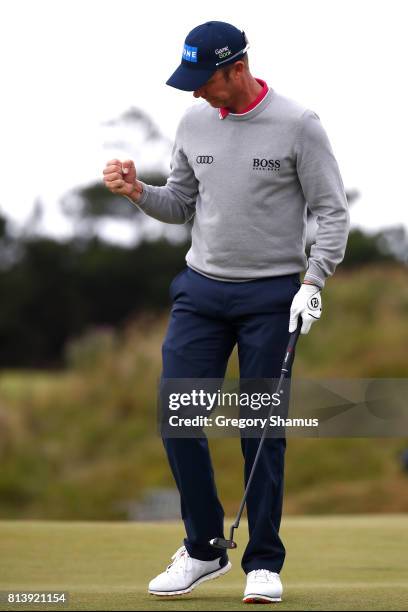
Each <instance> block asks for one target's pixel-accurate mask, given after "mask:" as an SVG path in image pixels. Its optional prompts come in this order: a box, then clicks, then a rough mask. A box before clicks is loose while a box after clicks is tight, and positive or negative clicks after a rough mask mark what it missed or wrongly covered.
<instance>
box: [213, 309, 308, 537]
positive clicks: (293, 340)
mask: <svg viewBox="0 0 408 612" xmlns="http://www.w3.org/2000/svg"><path fill="white" fill-rule="evenodd" d="M301 327H302V318H301V317H300V316H299V319H298V326H297V328H296V329H295V331H294V332H292V333H291V334H290V338H289V342H288V346H287V348H286V353H285V358H284V360H283V363H282V368H281V374H280V378H279V383H278V386H277V389H276V391H275V393H280V391H281V388H282V383H283V380H284V378H285V374H286V372H288V371H289V365H290V362H291V361H292V357H293V350H294V348H295V346H296V342H297V340H298V338H299V334H300V330H301ZM273 409H274V406H273V405H272V406H271V409H270V411H269V414H268V420H267V422H268V423H269V421H270V417H271V416H272V412H273ZM266 430H267V427H264V430H263V432H262V436H261V440H260V442H259V446H258V450H257V451H256V455H255V459H254V463H253V465H252V469H251V473H250V475H249V478H248V482H247V485H246V487H245V492H244V497H243V498H242V501H241V505H240V507H239V510H238V514H237V516H236V519H235V521H234V523H233V525H232V526H231V529H230V533H229V539H228V540H226V539H224V538H213V539H212V540H210V544H211V546H213V547H214V548H222V549H231V548H237V544H236V542H234V539H233V536H234V530H235V529H238V527H239V522H240V520H241V516H242V512H243V510H244V506H245V502H246V499H247V497H248V491H249V487H250V486H251V482H252V479H253V476H254V473H255V469H256V466H257V463H258V459H259V456H260V454H261V450H262V446H263V443H264V440H265V436H266Z"/></svg>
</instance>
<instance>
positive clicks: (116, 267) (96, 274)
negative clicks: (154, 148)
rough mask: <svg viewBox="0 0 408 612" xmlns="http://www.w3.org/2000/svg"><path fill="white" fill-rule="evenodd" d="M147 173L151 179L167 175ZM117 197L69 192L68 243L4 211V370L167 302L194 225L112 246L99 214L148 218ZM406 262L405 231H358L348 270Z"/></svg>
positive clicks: (41, 359)
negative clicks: (15, 227)
mask: <svg viewBox="0 0 408 612" xmlns="http://www.w3.org/2000/svg"><path fill="white" fill-rule="evenodd" d="M143 178H144V180H146V182H149V183H151V184H162V183H163V182H164V180H165V179H164V177H161V176H159V175H157V176H145V177H143ZM117 199H118V198H117V197H115V196H113V195H112V194H110V193H109V192H108V191H107V190H106V189H105V187H104V186H103V185H102V184H100V183H99V184H94V185H92V186H90V187H87V188H86V189H82V190H74V191H73V192H72V193H71V194H68V196H67V198H66V199H65V202H64V203H63V205H64V206H65V209H66V210H67V211H68V214H71V215H75V216H76V217H77V218H78V219H81V220H82V221H81V223H82V225H81V227H82V228H83V231H79V232H78V235H77V236H76V237H75V238H73V239H71V240H67V241H59V240H57V239H55V238H51V237H47V236H38V235H35V234H33V235H31V234H30V232H27V231H23V232H22V233H21V234H20V235H17V236H16V235H13V234H12V233H11V232H10V231H9V223H8V222H7V219H6V218H5V217H4V216H1V215H0V296H1V301H0V366H1V367H59V366H61V365H62V363H63V349H64V346H65V344H66V342H67V341H68V340H70V339H72V338H74V337H76V336H78V335H80V334H82V333H83V332H84V331H85V330H87V329H88V328H90V327H95V326H106V325H107V326H121V325H124V324H126V323H127V322H128V321H129V319H130V318H133V317H135V316H137V315H138V314H140V313H141V312H143V311H149V312H159V311H160V310H163V308H166V307H167V306H168V304H169V297H168V287H169V284H170V282H171V279H172V278H173V277H174V275H175V274H176V273H177V272H178V271H180V270H181V269H182V268H183V266H184V265H185V261H184V257H185V254H186V252H187V250H188V243H189V240H190V231H189V230H190V228H189V227H185V228H184V232H185V234H184V238H183V239H182V241H181V242H180V241H178V242H176V243H175V242H174V241H171V240H169V239H166V238H163V237H162V238H159V239H158V240H154V241H152V240H150V239H142V240H141V241H140V242H139V244H137V245H136V246H131V247H129V246H121V245H117V244H116V245H115V244H112V243H110V242H107V241H105V240H103V239H102V238H100V237H98V236H97V235H95V233H94V232H92V231H89V228H90V227H92V226H93V225H94V221H95V219H97V218H99V219H100V218H101V217H105V218H107V217H115V216H118V217H122V218H126V219H129V221H128V222H131V223H137V222H138V219H137V218H138V217H139V218H141V217H145V215H143V214H142V213H140V212H139V211H138V209H137V208H136V207H132V206H131V205H130V204H129V205H126V203H125V205H123V198H119V199H120V201H121V203H120V204H119V203H118V202H115V200H117ZM72 202H76V206H73V205H72ZM134 217H135V218H134ZM84 228H85V229H84ZM179 229H180V228H179ZM407 260H408V237H407V233H406V232H405V230H404V229H403V228H392V229H387V230H383V231H381V232H377V233H376V234H373V235H368V234H366V233H364V232H363V231H361V230H357V229H355V230H353V231H352V232H351V233H350V237H349V242H348V248H347V253H346V257H345V259H344V262H343V263H342V265H341V267H342V268H343V269H347V268H353V267H356V266H361V265H364V264H376V263H380V262H381V263H384V262H388V263H390V264H395V262H396V261H405V262H407Z"/></svg>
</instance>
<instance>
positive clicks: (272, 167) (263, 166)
mask: <svg viewBox="0 0 408 612" xmlns="http://www.w3.org/2000/svg"><path fill="white" fill-rule="evenodd" d="M280 165H281V163H280V159H259V157H254V158H253V163H252V170H264V171H266V172H271V171H272V172H279V170H280Z"/></svg>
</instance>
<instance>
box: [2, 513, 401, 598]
mask: <svg viewBox="0 0 408 612" xmlns="http://www.w3.org/2000/svg"><path fill="white" fill-rule="evenodd" d="M229 524H230V522H229V521H227V526H229ZM246 532H247V528H246V524H245V523H242V525H241V527H240V529H239V530H238V532H237V541H238V546H239V548H238V550H237V551H232V552H231V554H230V560H231V562H232V564H233V569H232V571H231V572H230V573H229V574H227V575H226V576H225V577H222V578H220V579H218V580H215V581H212V582H207V583H205V584H204V585H201V586H200V587H198V588H197V589H196V590H195V591H193V593H192V594H190V595H188V596H185V597H178V598H177V599H171V600H169V599H167V600H159V599H157V598H154V597H153V596H149V595H148V594H147V592H146V588H147V584H148V581H149V580H150V579H151V578H152V577H154V576H155V575H156V574H158V573H159V572H160V571H163V570H164V569H165V566H166V564H168V563H169V562H170V556H171V555H172V554H173V553H174V552H175V550H176V549H177V548H178V547H179V546H180V545H181V543H182V537H183V531H182V527H181V525H180V524H176V523H100V522H95V523H92V522H89V523H84V522H81V523H79V522H46V521H38V522H36V521H1V522H0V547H1V557H0V591H3V592H4V591H6V590H11V591H31V592H33V591H67V592H68V594H69V603H68V604H67V605H64V606H61V605H54V606H46V605H42V606H39V605H31V606H27V605H26V606H23V605H15V604H14V605H10V604H8V605H7V604H5V603H2V604H1V607H0V609H1V610H17V609H19V610H24V609H25V610H29V609H31V610H32V609H36V610H39V609H42V610H45V609H54V610H56V609H64V610H217V609H218V610H245V609H251V608H253V607H254V606H253V605H244V604H242V603H241V597H242V592H243V588H244V584H245V580H244V574H243V572H242V570H241V568H240V557H241V554H242V552H243V550H244V545H245V539H246ZM281 532H282V535H283V539H284V541H285V544H286V548H287V560H286V563H285V567H284V571H283V572H282V580H283V584H284V600H283V602H282V603H280V604H272V605H274V606H275V607H276V606H278V609H279V610H406V609H407V605H408V570H407V568H408V517H406V516H404V515H386V516H378V515H359V516H331V517H304V518H302V517H288V518H286V519H285V520H284V521H283V524H282V530H281Z"/></svg>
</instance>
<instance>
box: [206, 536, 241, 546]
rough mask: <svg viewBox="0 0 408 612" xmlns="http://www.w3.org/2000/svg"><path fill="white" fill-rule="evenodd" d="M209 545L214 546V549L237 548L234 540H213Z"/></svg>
mask: <svg viewBox="0 0 408 612" xmlns="http://www.w3.org/2000/svg"><path fill="white" fill-rule="evenodd" d="M210 544H211V546H214V548H223V549H227V548H237V545H236V543H235V542H234V540H224V538H213V539H212V540H210Z"/></svg>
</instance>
